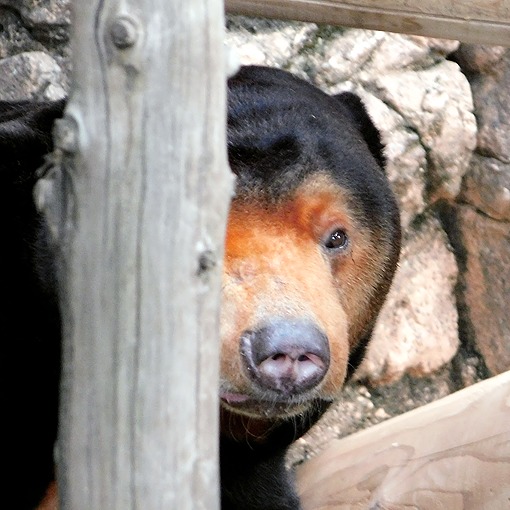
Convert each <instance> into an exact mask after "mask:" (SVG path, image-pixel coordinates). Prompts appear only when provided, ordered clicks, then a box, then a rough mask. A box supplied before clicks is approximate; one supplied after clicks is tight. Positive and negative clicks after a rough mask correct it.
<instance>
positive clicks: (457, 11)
mask: <svg viewBox="0 0 510 510" xmlns="http://www.w3.org/2000/svg"><path fill="white" fill-rule="evenodd" d="M225 7H226V10H227V12H228V13H231V14H244V15H247V16H260V17H265V18H278V19H287V20H299V21H311V22H315V23H325V24H330V25H340V26H346V27H358V28H367V29H372V30H384V31H386V32H401V33H408V34H416V35H424V36H428V37H439V38H445V39H458V40H460V41H465V42H472V43H479V44H492V45H501V46H510V1H509V0H500V1H492V0H464V1H462V2H454V1H447V0H436V1H422V0H342V1H340V0H226V1H225Z"/></svg>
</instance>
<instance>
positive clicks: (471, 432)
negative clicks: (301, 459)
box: [298, 372, 510, 510]
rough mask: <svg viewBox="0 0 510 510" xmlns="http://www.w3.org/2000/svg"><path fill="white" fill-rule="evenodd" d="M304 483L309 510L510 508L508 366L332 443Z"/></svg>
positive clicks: (304, 469) (304, 473) (308, 466)
mask: <svg viewBox="0 0 510 510" xmlns="http://www.w3.org/2000/svg"><path fill="white" fill-rule="evenodd" d="M298 485H299V491H300V493H301V496H302V499H303V509H304V510H354V509H364V510H366V509H369V508H370V509H376V508H379V509H387V510H404V509H406V510H407V509H411V508H413V509H414V508H419V509H424V510H425V509H426V510H435V509H437V510H441V509H448V510H458V509H459V510H460V509H462V510H502V509H503V508H510V372H506V373H504V374H501V375H499V376H497V377H494V378H492V379H488V380H486V381H483V382H481V383H478V384H476V385H474V386H471V387H469V388H466V389H464V390H462V391H459V392H457V393H454V394H452V395H450V396H448V397H446V398H443V399H441V400H439V401H436V402H434V403H432V404H429V405H427V406H424V407H422V408H419V409H416V410H414V411H411V412H409V413H406V414H404V415H401V416H399V417H397V418H393V419H391V420H388V421H387V422H384V423H381V424H379V425H376V426H374V427H372V428H370V429H368V430H364V431H362V432H359V433H357V434H354V435H352V436H350V437H347V438H345V439H342V440H338V441H334V442H333V443H332V444H330V445H329V446H328V448H327V449H326V450H325V451H323V452H322V453H321V454H319V455H318V456H317V457H315V458H313V459H311V460H309V461H308V462H306V463H305V464H304V465H303V466H301V467H300V469H299V470H298Z"/></svg>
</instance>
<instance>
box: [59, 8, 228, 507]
mask: <svg viewBox="0 0 510 510" xmlns="http://www.w3.org/2000/svg"><path fill="white" fill-rule="evenodd" d="M73 13H74V19H73V28H74V40H73V57H74V64H73V89H72V92H71V97H70V102H69V104H68V107H67V109H66V114H65V118H64V120H63V121H61V122H60V123H59V127H58V129H57V133H58V134H59V135H58V136H57V140H56V143H57V146H58V147H59V148H60V149H61V150H62V151H63V152H64V153H65V158H64V160H65V161H64V162H65V170H64V171H63V172H61V173H60V174H59V175H58V176H57V177H56V181H58V182H57V183H56V188H57V189H56V191H55V196H56V197H60V200H57V202H59V203H58V204H53V207H50V209H52V210H53V216H52V212H51V211H50V212H49V217H50V221H52V222H53V231H58V232H59V235H60V239H61V250H62V260H61V266H62V276H63V279H62V280H63V285H62V299H61V302H62V311H63V319H64V326H63V329H64V336H65V342H64V369H63V383H62V411H61V425H60V432H59V446H58V455H57V458H58V463H57V464H58V466H57V468H58V481H59V495H60V499H61V508H63V509H67V508H69V509H71V508H72V509H73V510H90V509H109V510H114V509H118V510H128V509H144V510H155V509H172V508H175V509H179V510H192V509H212V510H214V509H217V508H218V507H219V490H218V470H217V457H218V446H217V437H218V433H217V422H218V389H217V388H218V365H219V363H218V361H217V360H218V359H219V355H218V344H219V342H218V330H219V327H218V315H219V314H218V307H219V297H220V280H221V271H220V270H221V260H222V257H223V238H224V229H225V223H226V215H227V208H228V202H229V197H230V194H231V188H232V178H231V176H230V172H229V170H228V165H227V161H226V137H225V124H226V122H225V117H226V108H225V104H226V97H225V95H226V91H225V64H224V50H223V26H224V20H223V4H222V2H221V1H219V0H187V1H186V2H180V1H177V0H141V1H139V2H136V3H133V2H127V3H126V2H117V1H113V0H94V1H90V2H88V1H87V2H85V1H82V0H76V1H75V2H74V5H73ZM59 212H61V213H62V214H61V215H60V216H59V214H58V213H59Z"/></svg>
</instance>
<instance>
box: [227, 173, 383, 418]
mask: <svg viewBox="0 0 510 510" xmlns="http://www.w3.org/2000/svg"><path fill="white" fill-rule="evenodd" d="M350 203H351V198H350V196H349V194H348V192H347V191H346V190H344V189H342V188H340V187H339V186H338V185H337V184H335V183H334V182H333V181H332V180H331V178H329V177H328V176H327V175H325V174H316V175H314V176H313V177H312V178H310V179H308V180H307V181H305V182H304V183H303V184H302V185H301V186H300V187H299V188H298V190H297V191H296V192H295V193H293V194H292V195H290V196H289V197H288V198H286V199H284V200H282V201H281V202H278V203H271V202H270V201H268V200H264V199H263V198H257V197H241V198H238V199H236V200H234V202H233V204H232V207H231V211H230V215H229V221H228V227H227V237H226V246H225V263H224V276H223V278H224V281H223V302H222V315H221V338H222V353H221V374H222V380H221V388H220V393H221V397H222V406H223V407H224V408H225V409H227V410H229V411H231V412H233V413H236V414H244V415H247V416H251V417H254V418H264V417H268V418H269V417H278V416H289V415H293V414H297V413H299V412H301V411H302V410H303V409H304V408H306V406H309V405H310V403H311V402H312V401H313V399H315V398H321V399H325V400H330V399H333V398H335V397H336V396H337V395H338V393H339V391H340V389H341V387H342V385H343V382H344V379H345V376H346V372H347V361H348V357H349V352H350V350H351V349H352V348H353V346H354V345H353V344H354V343H355V342H356V340H355V339H357V338H358V337H359V334H360V332H361V331H363V328H365V327H366V321H367V320H368V319H369V315H370V313H371V312H370V310H369V308H370V307H369V303H370V301H371V296H372V294H373V293H374V285H373V282H377V281H378V278H379V277H378V274H377V272H378V268H380V267H381V260H382V258H384V256H385V254H384V250H380V249H379V248H380V246H378V245H377V243H376V242H375V239H374V235H373V233H372V232H370V231H367V229H366V228H363V227H362V225H361V222H360V221H359V220H358V219H357V218H356V214H355V212H354V211H353V210H352V208H351V207H350V205H349V204H350ZM367 282H368V283H367ZM294 323H296V324H298V326H297V330H298V331H300V330H301V329H305V330H306V332H307V333H306V335H308V331H310V330H311V331H312V336H313V335H315V337H321V338H322V336H324V337H325V338H326V339H327V346H328V347H327V348H328V355H327V356H326V355H324V356H321V352H322V351H321V352H319V353H318V358H319V361H317V356H316V354H317V353H314V348H313V346H314V345H315V344H314V343H313V341H312V348H308V347H307V348H305V349H304V350H303V353H298V354H297V356H296V359H298V360H304V362H305V363H308V362H310V366H311V367H312V368H311V369H310V370H312V371H313V370H319V369H316V365H319V366H320V367H321V368H320V369H321V370H325V368H324V367H323V365H324V364H325V362H324V363H323V361H324V359H323V358H326V357H327V358H328V359H327V364H328V366H327V370H326V371H325V374H324V376H323V377H322V374H321V378H320V380H318V381H317V383H316V384H315V379H314V381H313V384H312V383H310V384H304V385H301V386H300V385H299V384H297V385H296V388H297V390H296V391H292V390H293V388H291V390H289V391H287V393H285V391H286V388H287V387H286V386H285V384H283V383H282V384H283V389H282V391H281V394H282V395H283V396H282V397H281V398H280V393H279V386H278V384H275V383H274V381H273V379H272V378H273V371H274V370H276V371H277V373H278V375H280V373H283V377H286V376H287V370H288V371H289V373H291V372H292V370H293V367H288V366H287V365H286V364H285V363H287V360H286V359H284V358H282V356H280V357H278V355H275V356H272V357H271V356H268V359H269V360H270V361H269V363H270V366H269V368H268V369H267V373H268V374H269V375H268V377H269V379H270V383H267V384H266V383H265V379H264V377H263V376H264V374H263V376H260V377H258V376H259V374H256V376H255V377H254V376H253V372H254V371H257V370H258V368H257V367H255V368H254V367H253V366H252V364H250V363H249V362H247V361H246V357H253V356H254V357H255V358H256V359H259V358H257V355H256V354H257V353H255V354H253V352H252V351H253V350H254V349H255V347H253V346H252V345H251V344H250V346H249V349H248V351H249V353H248V354H246V348H245V347H244V346H245V345H246V342H250V341H251V342H253V340H250V339H253V338H256V339H257V343H256V344H254V345H256V346H257V347H256V348H258V346H259V345H260V342H259V340H258V338H259V336H260V335H261V333H260V331H264V332H267V331H269V333H268V335H269V336H270V339H269V340H267V342H266V343H269V344H270V348H272V345H273V343H274V342H277V343H278V342H282V340H281V335H282V334H283V333H282V334H280V333H279V328H281V325H282V324H283V329H285V331H286V333H285V334H286V335H287V336H290V337H292V324H294ZM268 324H269V325H270V326H269V327H268V326H267V325H268ZM274 324H276V326H273V325H274ZM289 324H290V326H288V325H289ZM303 324H304V326H302V325H303ZM289 331H290V333H289ZM306 335H305V337H306ZM296 336H298V333H296ZM301 336H303V335H301ZM247 338H248V340H246V339H247ZM306 338H307V337H306ZM275 339H276V340H275ZM243 342H244V343H243ZM292 342H293V340H292V338H290V339H289V340H285V341H284V344H285V345H290V347H289V349H290V351H289V352H290V353H291V355H292V352H294V351H293V349H294V346H293V343H292ZM307 342H308V340H305V343H307ZM263 345H264V347H265V346H266V344H263ZM308 351H310V352H308ZM270 354H273V353H272V352H271V353H270ZM300 356H301V357H300ZM273 365H274V366H273ZM275 367H276V368H275ZM282 367H283V368H282ZM306 367H307V366H306V365H305V376H306V374H307V372H306V370H308V368H306ZM312 375H313V377H315V375H314V374H312ZM289 377H290V376H289ZM313 377H312V378H313ZM284 382H285V381H284ZM277 383H279V380H278V381H277ZM303 386H304V387H305V389H303Z"/></svg>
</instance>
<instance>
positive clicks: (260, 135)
mask: <svg viewBox="0 0 510 510" xmlns="http://www.w3.org/2000/svg"><path fill="white" fill-rule="evenodd" d="M63 106H64V105H63V103H62V102H60V103H53V104H37V105H35V104H26V103H25V104H17V105H7V104H2V105H0V121H1V122H0V152H1V161H0V165H1V168H0V170H1V173H2V179H3V181H2V189H3V199H2V205H3V211H2V212H3V214H2V221H3V222H4V224H3V226H4V236H5V232H7V243H6V244H4V250H3V253H2V256H3V257H5V259H4V263H3V264H2V271H3V272H4V275H5V280H6V281H7V293H8V294H9V295H12V296H14V300H13V302H12V303H11V305H9V308H8V315H10V317H6V319H5V320H6V324H7V327H8V328H10V329H9V331H10V333H11V335H13V340H12V341H10V343H15V344H16V345H15V347H14V354H13V355H14V356H15V358H14V359H18V360H23V364H24V365H25V366H24V367H23V377H20V378H18V381H17V383H16V384H15V385H14V386H17V388H15V389H16V391H13V394H14V395H13V396H12V402H10V408H11V409H13V410H14V411H13V413H12V414H13V420H12V421H13V423H14V427H13V430H12V437H13V440H14V441H15V442H17V444H18V445H20V446H19V448H18V451H17V452H16V453H15V455H13V458H12V460H11V459H9V461H10V464H12V465H13V466H14V467H15V469H14V471H15V475H16V476H18V477H19V479H20V480H23V483H24V492H23V494H20V501H21V500H22V499H23V498H25V499H23V501H22V502H21V503H20V505H18V507H19V508H33V507H34V506H36V505H37V501H38V500H39V499H40V498H41V496H42V494H43V492H44V486H45V485H46V484H47V483H48V482H49V481H50V480H51V477H52V455H51V450H52V443H53V440H54V438H55V430H56V415H57V394H58V383H57V381H58V373H59V342H60V339H59V315H58V307H57V306H56V303H57V299H56V295H57V293H56V289H55V284H54V281H55V278H54V275H53V268H52V264H51V254H48V247H47V246H46V243H45V234H44V222H43V221H42V220H41V218H40V217H39V216H38V214H37V211H36V209H35V207H34V205H33V202H32V200H31V193H32V192H31V188H32V187H33V185H34V183H35V182H36V178H37V176H36V170H37V167H38V166H40V165H41V164H42V163H43V158H44V155H45V154H46V153H48V152H50V151H51V149H52V147H51V137H50V131H51V124H52V122H53V120H54V119H55V118H57V117H59V116H60V115H61V113H62V109H63ZM227 139H228V157H229V163H230V166H231V168H232V171H233V172H234V174H235V175H236V187H235V195H234V197H233V199H232V203H231V208H230V213H229V218H228V225H227V232H226V239H225V259H224V267H223V286H222V304H221V359H220V367H221V376H220V387H219V397H220V418H221V423H220V475H221V498H222V503H221V507H222V510H299V509H300V508H301V506H300V502H299V497H298V494H297V490H296V488H295V486H294V481H293V475H292V473H290V472H288V471H287V469H286V468H285V454H286V450H287V448H288V446H289V445H290V444H291V443H292V442H293V441H294V440H295V439H297V438H298V437H300V436H301V435H302V434H304V433H305V432H306V431H307V430H308V429H309V428H310V427H311V426H312V425H313V424H314V423H315V422H316V421H317V420H318V419H319V417H320V416H321V415H322V413H323V412H324V411H325V410H326V409H327V407H328V406H329V405H330V403H331V402H333V401H334V400H335V399H336V398H337V397H338V395H339V393H340V392H341V389H342V386H343V384H344V382H345V381H346V380H347V379H348V378H349V377H350V375H351V374H352V373H353V372H354V370H355V369H356V367H357V366H358V364H359V363H360V361H361V359H362V357H363V353H364V350H365V348H366V345H367V343H368V341H369V340H370V335H371V332H372V329H373V327H374V323H375V321H376V318H377V315H378V312H379V310H380V308H381V306H382V304H383V302H384V299H385V296H386V294H387V292H388V289H389V286H390V283H391V280H392V277H393V273H394V271H395V268H396V264H397V260H398V256H399V249H400V226H399V212H398V208H397V205H396V201H395V198H394V196H393V194H392V192H391V189H390V186H389V184H388V182H387V179H386V177H385V173H384V166H385V157H384V154H383V145H382V143H381V138H380V135H379V132H378V131H377V129H376V128H375V126H374V125H373V123H372V121H371V119H370V117H369V116H368V114H367V112H366V111H365V108H364V107H363V105H362V103H361V101H360V99H359V98H358V97H357V96H355V95H353V94H351V93H342V94H339V95H337V96H329V95H327V94H325V93H323V92H322V91H320V90H319V89H317V88H316V87H314V86H313V85H311V84H309V83H308V82H305V81H303V80H301V79H299V78H297V77H295V76H293V75H291V74H289V73H287V72H285V71H281V70H277V69H270V68H265V67H257V66H248V67H242V68H241V69H240V71H239V72H238V73H237V74H236V75H235V76H234V77H232V78H231V79H229V80H228V126H227ZM34 318H36V320H34ZM27 357H28V358H29V359H28V364H27ZM26 366H28V367H29V370H28V373H27V370H26ZM44 381H46V382H44ZM27 438H28V440H27ZM24 466H29V467H30V469H28V470H25V471H24V470H23V468H24Z"/></svg>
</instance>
